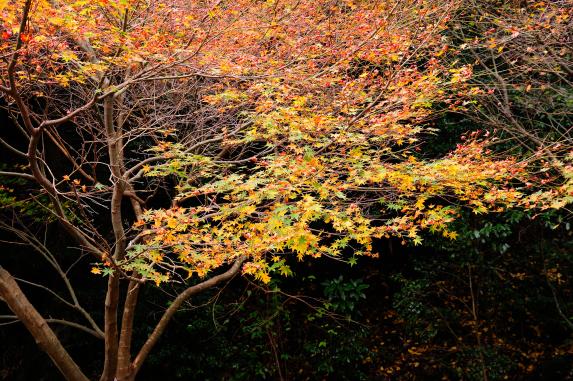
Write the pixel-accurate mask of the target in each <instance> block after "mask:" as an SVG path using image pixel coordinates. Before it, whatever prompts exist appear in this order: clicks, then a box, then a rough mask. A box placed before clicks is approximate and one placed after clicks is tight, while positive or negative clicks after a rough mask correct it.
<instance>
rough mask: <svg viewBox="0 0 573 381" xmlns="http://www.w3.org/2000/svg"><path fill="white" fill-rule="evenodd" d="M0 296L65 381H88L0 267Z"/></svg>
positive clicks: (12, 280) (14, 282) (18, 288)
mask: <svg viewBox="0 0 573 381" xmlns="http://www.w3.org/2000/svg"><path fill="white" fill-rule="evenodd" d="M0 296H1V297H2V299H3V300H4V301H5V302H6V304H8V307H10V309H11V310H12V312H14V314H16V316H18V318H19V319H20V320H21V321H22V323H23V324H24V326H25V327H26V328H27V329H28V332H30V334H31V335H32V336H33V337H34V339H35V340H36V343H37V344H38V346H39V347H40V348H41V349H42V350H43V351H45V352H46V353H47V354H48V356H50V358H51V359H52V361H53V362H54V364H55V365H56V366H57V367H58V369H59V370H60V372H62V374H63V375H64V377H65V378H66V380H71V381H89V379H88V378H87V377H86V376H85V375H84V374H83V372H82V371H81V369H80V368H79V366H78V365H77V364H76V363H75V361H74V360H73V359H72V358H71V356H70V355H69V353H68V352H67V351H66V349H65V348H64V347H63V345H62V343H61V342H60V340H59V339H58V337H57V336H56V334H55V333H54V331H52V329H51V328H50V327H49V326H48V323H47V322H46V320H45V319H44V318H43V317H42V315H40V313H39V312H38V311H37V310H36V309H35V308H34V306H32V304H31V303H30V301H29V300H28V298H26V295H24V293H23V292H22V290H21V289H20V286H18V283H16V280H14V278H13V277H12V275H10V273H9V272H8V271H6V270H4V268H2V267H0Z"/></svg>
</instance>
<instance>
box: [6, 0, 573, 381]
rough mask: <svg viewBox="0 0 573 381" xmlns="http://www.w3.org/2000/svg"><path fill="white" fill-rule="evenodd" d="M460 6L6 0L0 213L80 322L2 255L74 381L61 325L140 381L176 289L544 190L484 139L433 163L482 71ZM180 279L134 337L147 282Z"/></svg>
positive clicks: (284, 271)
mask: <svg viewBox="0 0 573 381" xmlns="http://www.w3.org/2000/svg"><path fill="white" fill-rule="evenodd" d="M458 7H459V4H458V2H457V1H448V2H439V3H438V2H435V3H433V2H428V1H417V0H403V1H402V0H397V1H395V2H370V1H344V2H342V1H332V0H323V1H318V2H317V1H296V2H291V1H266V2H261V1H253V0H239V1H234V2H232V3H230V2H226V1H216V2H210V1H201V2H194V3H192V4H188V2H184V1H177V0H170V1H169V2H165V3H156V2H151V1H149V2H145V1H136V0H121V1H117V2H116V1H109V0H95V1H91V2H85V1H75V2H62V1H53V0H52V1H47V0H34V1H32V0H26V1H24V2H19V1H0V13H2V19H3V26H2V28H3V30H2V40H1V42H0V54H1V57H2V63H1V66H0V70H1V72H2V84H1V85H0V91H1V92H2V94H3V100H4V102H5V103H4V106H5V108H6V110H7V112H8V113H9V115H10V117H11V118H12V122H13V129H14V131H3V132H2V140H1V141H0V143H1V144H2V149H3V154H4V153H5V154H7V155H10V160H9V161H8V162H7V163H6V165H5V166H6V168H4V169H3V170H2V171H1V172H0V175H1V176H2V178H3V179H5V180H3V185H2V188H1V191H2V197H1V200H2V205H3V211H2V214H3V218H4V219H3V222H2V227H3V228H4V229H6V230H8V231H10V232H11V233H12V234H13V235H14V236H15V237H17V238H18V239H20V240H22V241H24V242H25V243H27V244H29V245H30V246H31V247H32V248H33V249H35V250H37V251H38V252H39V253H40V254H41V255H42V256H43V257H44V258H45V259H46V260H47V262H48V263H49V264H50V266H51V269H53V270H55V272H56V274H58V275H59V276H60V277H61V278H62V280H63V282H64V283H65V285H66V288H67V290H68V292H69V294H70V299H69V300H68V299H67V298H64V297H62V296H60V295H59V294H57V293H55V292H53V291H51V290H50V289H49V288H48V287H47V286H43V285H38V286H40V287H42V288H43V289H45V290H50V291H49V292H51V293H52V295H53V296H56V297H57V298H59V299H60V300H63V301H65V303H66V304H67V305H68V306H70V307H72V308H73V309H75V310H76V311H78V312H79V313H80V314H81V315H82V316H83V318H84V320H85V321H86V323H87V325H83V324H79V323H75V322H71V321H64V320H61V319H51V318H50V319H46V318H44V317H43V316H42V315H41V314H40V313H39V312H38V311H37V309H36V308H35V307H34V305H32V304H31V303H30V302H29V301H28V299H27V298H26V296H25V295H24V293H23V292H22V291H21V289H20V287H19V285H18V283H17V282H16V281H15V280H14V277H13V276H12V275H11V274H10V273H9V272H8V270H6V269H4V268H2V269H1V270H0V296H1V297H2V299H3V300H4V301H5V302H6V303H7V305H8V307H9V308H10V309H11V310H12V311H13V313H14V318H15V319H19V320H21V321H22V323H23V324H24V325H25V326H26V328H27V329H28V330H29V331H30V333H31V334H32V335H33V336H34V338H35V339H36V340H37V341H38V343H39V345H40V346H41V348H42V349H43V350H45V351H46V352H47V353H48V355H49V356H50V357H51V358H52V360H53V362H54V363H55V365H56V366H57V367H58V368H59V369H60V371H61V372H62V374H63V375H64V376H65V377H66V378H67V379H73V380H83V379H87V377H86V376H85V375H84V373H82V370H81V369H80V368H79V367H78V365H77V364H76V363H75V362H74V360H73V359H72V358H71V356H70V355H69V353H68V352H67V351H66V349H65V348H64V346H63V345H62V344H61V342H60V341H59V340H58V338H57V336H56V335H55V334H54V332H53V331H52V329H51V328H50V327H49V325H48V323H54V324H56V323H60V324H64V325H68V326H71V327H75V328H79V329H82V330H83V331H85V332H89V333H91V334H92V335H95V336H97V337H100V338H102V339H103V340H104V343H105V360H104V367H103V371H102V375H101V380H102V381H103V380H113V379H117V380H132V379H134V378H135V377H136V375H137V373H138V371H139V370H140V369H141V366H142V364H143V362H144V361H145V359H146V358H147V356H148V354H149V353H150V351H151V350H152V349H153V347H154V346H155V344H156V343H157V341H158V339H159V337H160V336H161V335H162V333H163V332H164V331H165V329H166V327H167V325H168V323H169V321H170V320H171V319H172V317H173V316H174V314H175V313H176V312H177V310H178V309H179V308H180V307H181V306H182V305H183V303H185V302H186V301H187V300H189V299H190V298H191V297H192V296H193V295H195V294H197V293H199V292H202V291H204V290H207V289H209V288H212V287H214V286H216V285H220V284H223V283H225V282H227V281H229V280H230V279H231V278H233V277H234V276H235V275H236V274H238V273H239V272H242V273H243V274H245V275H247V276H253V277H254V278H256V279H257V280H259V281H261V282H264V283H266V282H268V281H269V280H270V277H271V276H275V275H279V274H280V275H282V276H290V275H292V271H291V269H290V267H289V265H288V261H289V258H290V257H291V256H295V257H297V258H298V260H306V259H310V258H312V257H320V256H329V257H333V258H336V259H341V260H344V258H347V259H346V260H348V261H349V262H350V263H351V264H353V263H355V261H356V257H357V256H360V255H372V256H376V253H375V252H374V251H373V249H372V240H373V239H375V238H383V237H390V236H393V237H399V238H401V239H402V240H403V242H404V243H405V242H407V241H411V242H412V243H414V244H420V243H421V242H422V238H421V236H420V234H421V231H424V230H428V231H431V232H434V233H439V234H442V235H443V236H445V237H447V238H450V239H455V238H456V232H455V231H453V230H451V229H450V228H449V224H450V223H451V222H452V221H453V220H454V219H455V218H456V216H457V214H458V210H459V208H461V207H469V208H471V209H472V210H473V211H474V212H475V213H485V212H488V211H497V210H503V209H504V208H507V207H512V206H518V205H524V204H525V203H527V202H529V205H533V206H539V205H540V203H542V204H543V203H545V199H543V198H540V197H539V195H538V196H537V199H536V201H535V202H531V201H530V200H529V201H528V197H529V196H527V195H526V194H525V192H523V191H521V190H520V189H516V187H517V186H519V185H520V184H523V183H524V182H525V181H526V180H527V176H528V172H527V166H526V163H522V162H519V161H518V160H516V159H515V158H512V157H509V156H505V157H501V156H494V155H493V154H492V153H491V152H490V151H488V149H487V148H486V146H487V139H486V137H483V136H482V137H480V136H479V134H473V135H468V136H467V137H466V139H465V141H464V143H463V144H460V145H458V147H457V148H456V149H455V150H453V151H452V152H450V153H449V154H448V155H447V156H445V157H442V158H438V159H425V157H424V151H423V145H422V142H423V139H422V138H423V137H424V136H425V135H428V134H430V133H432V128H430V122H431V121H432V118H434V117H435V115H436V113H437V112H439V111H440V110H441V109H442V108H443V107H444V106H447V105H450V106H451V107H452V108H456V107H461V106H463V103H464V102H469V101H470V100H471V99H472V96H474V95H476V94H477V93H479V92H478V91H476V89H475V88H472V87H470V86H468V84H467V80H468V79H469V78H470V77H471V74H472V68H471V66H467V65H466V66H460V65H458V64H457V63H455V62H454V63H453V64H452V63H448V62H450V61H449V59H448V60H446V59H445V58H446V56H447V54H445V53H446V52H447V51H448V46H447V45H446V43H445V39H444V38H443V35H444V33H445V32H446V31H447V29H448V22H449V20H450V18H451V17H452V15H453V14H454V13H455V12H456V11H457V10H458ZM61 159H64V160H66V164H61ZM569 189H570V188H569V185H567V187H565V188H558V189H552V192H553V193H552V197H553V196H563V197H565V196H567V197H568V193H567V192H568V190H569ZM543 205H544V204H543ZM543 205H541V206H543ZM104 216H105V217H104ZM53 223H58V224H59V225H60V226H61V227H62V228H63V229H64V230H65V232H66V233H67V234H68V235H69V237H70V238H72V239H73V240H74V241H75V242H76V246H77V248H78V251H79V253H80V254H83V253H88V254H89V255H91V256H92V257H93V261H94V263H95V264H94V266H93V267H92V270H91V271H92V273H94V274H103V275H104V276H106V277H107V280H108V283H107V290H106V298H105V303H104V306H103V307H104V311H105V312H104V322H103V326H101V327H100V325H99V323H98V322H97V321H96V319H94V318H93V317H92V315H91V314H90V313H89V312H88V311H87V310H86V309H84V307H82V305H81V303H80V301H79V300H78V298H77V297H76V294H75V292H74V289H73V287H72V284H71V282H70V280H69V277H68V273H67V271H65V270H63V268H62V267H61V266H60V265H59V263H58V262H57V256H55V255H53V254H52V253H51V251H50V250H49V248H48V247H47V245H46V244H45V243H44V242H42V240H40V239H39V238H38V236H40V234H39V233H40V232H42V231H45V229H47V227H48V226H50V224H53ZM348 256H350V257H348ZM214 274H216V275H214ZM189 281H192V282H195V284H193V285H188V286H186V288H183V290H182V291H181V292H180V293H179V294H178V295H176V296H175V298H174V299H173V301H172V302H171V304H169V306H168V307H167V308H166V309H165V311H163V314H162V316H161V318H160V320H159V321H158V322H157V324H156V326H155V328H154V330H153V332H152V333H151V334H150V335H149V337H148V338H147V340H146V341H145V343H144V344H143V346H142V347H140V348H137V349H136V348H132V336H133V327H134V326H133V325H134V318H135V308H136V305H137V303H138V295H139V291H140V289H141V288H142V287H149V284H150V283H151V284H153V283H155V284H156V286H158V287H159V286H162V285H165V284H167V283H171V284H180V285H185V284H189V283H188V282H189ZM121 301H123V306H122V307H121V308H120V305H121V303H120V302H121ZM119 314H121V317H119V316H118V315H119Z"/></svg>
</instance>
